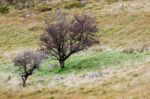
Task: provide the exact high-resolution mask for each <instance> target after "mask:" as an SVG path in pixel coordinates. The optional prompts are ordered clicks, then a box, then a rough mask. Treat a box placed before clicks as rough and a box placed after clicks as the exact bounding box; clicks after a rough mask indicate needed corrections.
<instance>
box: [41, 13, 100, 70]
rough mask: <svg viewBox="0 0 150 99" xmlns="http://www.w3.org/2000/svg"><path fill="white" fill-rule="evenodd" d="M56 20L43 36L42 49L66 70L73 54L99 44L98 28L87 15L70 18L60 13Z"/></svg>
mask: <svg viewBox="0 0 150 99" xmlns="http://www.w3.org/2000/svg"><path fill="white" fill-rule="evenodd" d="M56 19H57V21H56V22H55V23H52V24H49V25H48V28H47V30H46V33H44V34H43V35H42V36H41V41H42V44H43V47H42V49H44V50H45V51H47V52H48V53H49V54H51V55H52V56H53V59H56V60H58V61H59V63H60V67H61V68H64V66H65V65H64V64H65V60H66V59H68V58H69V57H70V56H71V55H72V54H74V53H76V52H78V51H80V50H83V49H85V48H87V47H89V46H91V45H93V44H95V43H98V41H97V40H96V39H95V35H96V32H97V27H96V24H95V22H94V20H93V19H92V18H91V17H90V16H89V15H86V14H82V15H74V16H73V18H69V17H67V16H65V15H63V14H62V13H61V12H60V11H58V13H57V17H56ZM68 20H70V21H68Z"/></svg>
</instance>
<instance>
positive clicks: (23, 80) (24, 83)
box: [21, 76, 28, 87]
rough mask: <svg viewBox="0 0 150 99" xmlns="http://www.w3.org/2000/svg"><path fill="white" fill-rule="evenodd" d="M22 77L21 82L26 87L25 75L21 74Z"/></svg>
mask: <svg viewBox="0 0 150 99" xmlns="http://www.w3.org/2000/svg"><path fill="white" fill-rule="evenodd" d="M21 77H22V82H23V84H22V86H23V87H26V81H27V78H28V77H27V76H21Z"/></svg>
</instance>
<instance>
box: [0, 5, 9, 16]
mask: <svg viewBox="0 0 150 99" xmlns="http://www.w3.org/2000/svg"><path fill="white" fill-rule="evenodd" d="M8 12H9V7H8V6H6V5H0V13H1V14H5V13H8Z"/></svg>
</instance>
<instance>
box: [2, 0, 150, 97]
mask: <svg viewBox="0 0 150 99" xmlns="http://www.w3.org/2000/svg"><path fill="white" fill-rule="evenodd" d="M3 1H10V0H3ZM17 1H19V0H16V2H17ZM20 1H21V2H25V1H24V0H20ZM27 1H28V0H27ZM31 1H32V0H31ZM40 1H41V0H33V3H34V4H33V5H30V6H27V5H21V6H20V5H19V6H18V4H17V3H8V2H4V5H0V9H2V12H1V10H0V99H35V98H38V99H129V98H130V99H149V98H150V72H149V71H150V1H149V0H83V1H82V2H79V1H78V0H71V1H68V2H67V1H65V0H64V1H63V2H62V1H60V0H54V1H53V2H52V1H51V0H47V1H44V0H43V1H44V3H43V2H40ZM85 1H86V2H85ZM0 3H1V2H0ZM30 3H31V2H30ZM5 4H6V5H5ZM27 4H28V3H27ZM5 7H8V9H6V10H8V11H6V12H5V11H4V12H3V9H5ZM58 9H61V10H62V12H63V13H64V14H66V15H76V14H79V13H86V14H87V15H90V16H91V17H92V18H94V19H95V21H96V25H97V28H98V31H97V34H96V36H97V38H98V40H99V42H100V43H98V44H95V45H94V46H92V47H89V48H86V49H84V50H82V51H80V52H78V53H75V54H74V55H72V56H71V57H69V59H67V60H66V62H65V68H63V69H61V68H60V67H59V62H58V61H56V60H54V59H52V57H51V56H50V57H47V58H46V59H45V60H42V62H41V63H40V64H38V66H39V68H36V69H35V71H32V72H33V75H32V74H31V75H32V76H30V77H29V78H28V80H27V82H26V85H27V86H26V87H24V88H23V87H22V85H21V84H22V82H21V81H22V79H21V77H20V73H18V68H17V66H14V64H13V63H12V60H13V58H14V57H15V56H16V55H17V54H18V53H20V52H23V51H24V50H26V49H30V50H32V51H35V50H37V49H38V50H39V49H40V46H41V42H40V37H41V34H43V33H45V32H46V31H45V30H46V28H47V24H50V23H52V22H54V20H53V18H55V12H56V11H57V10H58ZM54 23H55V22H54ZM32 51H31V53H32ZM32 54H33V53H32ZM32 54H31V56H32ZM20 57H21V56H20ZM35 57H36V55H35ZM35 57H33V58H35ZM26 58H27V59H28V57H26ZM36 58H37V57H36ZM23 59H24V57H23ZM31 60H32V59H31ZM35 60H36V59H35ZM40 61H41V60H40ZM23 62H24V61H23ZM36 62H38V61H36ZM32 63H33V62H32V61H31V64H32ZM29 65H30V64H29ZM36 65H37V64H36ZM26 66H28V65H26ZM33 67H34V66H33Z"/></svg>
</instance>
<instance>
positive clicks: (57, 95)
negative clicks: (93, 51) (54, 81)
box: [0, 63, 150, 99]
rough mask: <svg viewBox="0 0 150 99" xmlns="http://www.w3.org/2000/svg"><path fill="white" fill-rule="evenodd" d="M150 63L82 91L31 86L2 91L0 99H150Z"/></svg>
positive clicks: (132, 68)
mask: <svg viewBox="0 0 150 99" xmlns="http://www.w3.org/2000/svg"><path fill="white" fill-rule="evenodd" d="M149 71H150V63H146V64H143V65H137V66H133V67H124V68H122V69H119V70H117V71H116V73H115V74H114V75H113V76H112V77H108V78H101V79H100V80H97V81H96V82H94V83H92V84H87V85H86V84H85V85H81V86H78V87H63V86H55V87H47V86H45V87H44V86H30V87H27V88H21V87H15V89H9V88H7V87H6V88H3V90H2V89H1V90H0V94H1V95H0V99H35V98H38V99H116V98H117V99H118V98H119V99H128V98H131V99H149V97H150V84H149V83H150V78H149V76H150V72H149Z"/></svg>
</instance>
